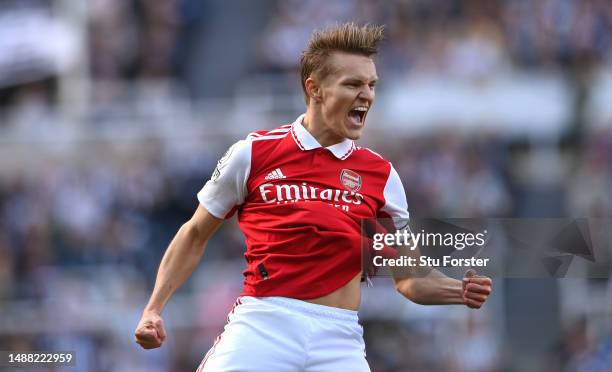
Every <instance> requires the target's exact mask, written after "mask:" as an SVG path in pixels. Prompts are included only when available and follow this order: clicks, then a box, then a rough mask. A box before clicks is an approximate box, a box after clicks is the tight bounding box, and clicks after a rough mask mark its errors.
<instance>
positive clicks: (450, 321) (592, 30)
mask: <svg viewBox="0 0 612 372" xmlns="http://www.w3.org/2000/svg"><path fill="white" fill-rule="evenodd" d="M345 20H354V21H358V22H370V23H377V24H385V25H386V30H387V33H386V34H387V39H386V42H385V43H384V45H383V46H382V47H381V49H380V53H379V55H378V57H377V67H378V74H379V76H380V84H379V85H378V88H377V101H376V104H375V105H374V109H373V111H372V112H371V113H370V115H369V117H368V122H367V126H368V128H367V132H366V133H365V135H364V138H363V139H362V140H361V141H360V144H361V145H364V146H371V147H372V148H373V149H375V150H376V151H378V152H380V153H382V154H383V155H384V156H385V157H387V158H388V159H390V160H391V161H392V162H393V164H394V165H395V167H396V168H397V170H398V172H399V174H400V176H401V178H402V180H403V183H404V187H405V189H406V193H407V197H408V203H409V208H410V212H411V214H412V215H413V216H419V217H517V218H520V217H572V216H575V217H587V216H588V217H610V216H612V2H610V1H607V0H585V1H578V0H541V1H522V0H495V1H494V0H471V1H467V0H466V1H458V0H455V1H450V0H444V1H442V0H428V1H425V0H403V1H400V0H397V1H382V0H380V1H376V0H343V1H339V0H311V1H296V0H284V1H280V0H279V1H274V0H259V1H237V0H235V1H223V0H208V1H203V0H166V1H153V0H150V1H149V0H91V1H79V0H14V1H11V0H4V1H2V2H0V350H18V351H25V350H58V351H59V350H72V351H76V353H77V366H76V367H72V368H65V369H53V370H57V371H63V370H66V371H191V370H195V368H196V367H197V365H198V364H199V362H200V360H201V359H202V358H203V356H204V354H205V353H206V351H207V350H208V348H209V347H210V346H211V345H212V342H213V340H214V338H215V337H216V335H217V334H219V333H220V332H221V331H222V327H223V325H224V323H225V320H226V314H227V311H228V310H229V309H230V306H231V304H232V303H233V301H234V300H235V298H236V296H237V295H238V294H239V293H240V289H241V283H242V277H241V271H242V268H243V265H244V263H243V258H242V254H243V252H244V249H245V246H244V239H243V236H242V234H241V233H240V231H239V230H238V229H237V226H236V223H235V221H229V222H227V223H226V224H225V226H224V228H223V229H222V230H220V231H219V232H218V233H217V234H216V236H215V237H214V239H213V241H212V242H211V243H210V244H209V246H208V249H207V251H206V254H205V258H204V261H203V263H202V264H201V265H200V267H199V269H198V270H197V272H196V273H195V274H194V275H193V277H192V278H191V279H190V281H189V282H188V283H187V284H186V285H185V286H184V287H183V288H182V289H181V290H180V291H179V292H178V293H177V294H176V295H175V296H174V297H173V298H172V300H171V302H170V304H169V306H168V307H167V309H166V310H165V313H164V318H165V321H166V325H167V327H168V329H169V337H168V340H167V341H166V344H165V345H164V347H162V348H161V349H157V350H153V351H144V350H141V349H140V348H139V347H138V346H137V345H136V344H135V343H134V341H133V331H134V328H135V326H136V324H137V322H138V319H139V317H140V314H141V311H142V309H143V307H144V305H145V303H146V301H147V298H148V296H149V294H150V290H151V289H152V286H153V282H154V279H155V274H156V270H157V266H158V264H159V261H160V259H161V256H162V254H163V252H164V250H165V248H166V246H167V244H168V243H169V241H170V239H171V238H172V236H173V235H174V233H175V232H176V230H177V229H178V227H179V226H180V225H181V224H182V223H183V222H184V221H185V220H186V219H188V218H189V217H190V215H191V214H192V213H193V211H194V210H195V208H196V206H197V200H196V197H195V194H196V192H197V191H198V190H199V189H200V188H201V187H202V186H203V184H204V183H205V181H206V180H207V179H208V178H209V177H210V175H211V173H212V170H213V168H214V166H215V164H216V161H217V159H218V158H219V157H220V156H221V154H222V153H223V152H224V151H225V149H226V148H227V147H228V146H229V145H230V144H231V143H233V142H235V141H236V140H238V139H241V138H244V137H245V136H246V134H247V133H248V132H249V131H251V130H254V129H263V128H275V127H278V126H279V125H280V124H284V123H290V122H292V121H293V120H294V119H295V118H296V117H297V116H298V115H299V114H300V113H302V112H303V111H304V110H305V108H304V104H303V97H302V93H301V87H300V82H299V74H298V72H297V67H298V66H297V62H298V58H299V54H300V52H301V51H302V49H303V48H304V47H305V44H306V42H307V40H308V38H309V35H310V33H311V32H312V30H313V29H315V28H320V27H323V26H326V25H329V24H332V23H334V22H338V21H345ZM610 234H611V236H608V237H607V239H608V241H612V232H610ZM611 256H612V253H610V254H608V255H606V254H603V255H602V256H601V257H596V259H597V265H598V271H597V273H598V275H590V274H589V272H585V273H584V279H578V278H573V279H559V280H553V279H508V278H495V285H494V288H495V290H494V294H493V295H492V297H491V298H490V300H489V302H488V303H487V304H486V305H485V307H484V308H483V309H482V310H480V311H469V310H468V309H464V308H463V307H426V306H418V305H414V304H411V303H409V302H408V301H405V300H404V299H402V298H401V297H400V296H399V295H398V294H396V293H395V291H394V289H393V287H392V282H391V280H390V279H388V278H387V279H384V278H381V279H377V280H375V283H374V286H373V287H372V288H366V289H365V292H364V299H363V308H362V311H361V314H360V315H361V320H362V323H363V324H364V326H365V338H366V343H367V345H368V346H367V355H368V360H369V362H370V365H371V368H372V370H373V371H374V372H387V371H388V372H391V371H566V372H573V371H611V370H612V282H610V281H609V280H608V279H607V276H609V273H610V271H612V264H611V262H612V261H611V259H610V257H611ZM602 273H603V274H602ZM594 276H597V277H598V278H593V277H594ZM589 278H591V279H589ZM279 347H281V346H280V345H279ZM11 370H13V369H11ZM15 370H16V369H15ZM36 370H37V371H40V370H41V369H36Z"/></svg>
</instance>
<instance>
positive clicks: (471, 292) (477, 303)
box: [463, 269, 493, 309]
mask: <svg viewBox="0 0 612 372" xmlns="http://www.w3.org/2000/svg"><path fill="white" fill-rule="evenodd" d="M492 285H493V281H492V280H491V278H488V277H486V276H480V275H476V271H474V270H473V269H470V270H468V271H467V272H466V273H465V277H464V278H463V301H464V303H465V304H466V305H467V306H468V307H471V308H472V309H480V307H481V306H482V304H484V302H485V301H486V300H487V297H489V295H490V294H491V286H492Z"/></svg>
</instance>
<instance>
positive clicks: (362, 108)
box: [353, 106, 368, 112]
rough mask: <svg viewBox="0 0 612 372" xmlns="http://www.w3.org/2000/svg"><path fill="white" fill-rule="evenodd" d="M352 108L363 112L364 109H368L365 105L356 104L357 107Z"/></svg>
mask: <svg viewBox="0 0 612 372" xmlns="http://www.w3.org/2000/svg"><path fill="white" fill-rule="evenodd" d="M353 110H355V111H363V112H365V111H368V108H367V107H365V106H358V107H354V108H353Z"/></svg>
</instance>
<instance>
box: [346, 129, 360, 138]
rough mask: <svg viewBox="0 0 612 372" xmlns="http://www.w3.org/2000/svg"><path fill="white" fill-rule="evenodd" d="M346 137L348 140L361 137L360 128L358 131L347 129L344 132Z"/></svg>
mask: <svg viewBox="0 0 612 372" xmlns="http://www.w3.org/2000/svg"><path fill="white" fill-rule="evenodd" d="M346 138H348V139H350V140H353V141H356V140H358V139H359V138H361V130H359V131H348V132H347V133H346Z"/></svg>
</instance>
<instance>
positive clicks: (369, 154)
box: [353, 146, 391, 165]
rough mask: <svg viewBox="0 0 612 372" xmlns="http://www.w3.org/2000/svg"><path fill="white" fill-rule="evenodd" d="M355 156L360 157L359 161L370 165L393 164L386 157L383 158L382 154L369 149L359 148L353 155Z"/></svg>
mask: <svg viewBox="0 0 612 372" xmlns="http://www.w3.org/2000/svg"><path fill="white" fill-rule="evenodd" d="M353 156H355V157H358V158H359V160H362V161H367V162H368V163H369V164H371V163H378V164H380V165H383V164H384V165H386V164H391V162H390V161H389V160H387V159H385V157H384V156H382V155H381V154H379V153H377V152H376V151H374V150H372V149H370V148H368V147H361V146H357V148H356V149H355V152H354V153H353Z"/></svg>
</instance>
